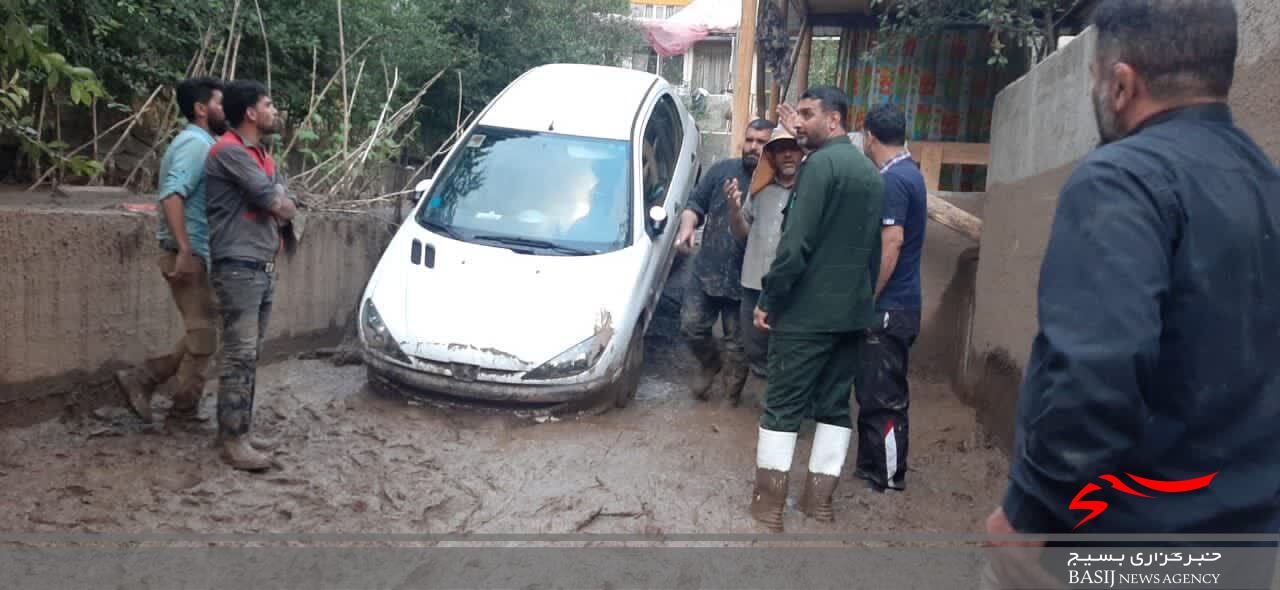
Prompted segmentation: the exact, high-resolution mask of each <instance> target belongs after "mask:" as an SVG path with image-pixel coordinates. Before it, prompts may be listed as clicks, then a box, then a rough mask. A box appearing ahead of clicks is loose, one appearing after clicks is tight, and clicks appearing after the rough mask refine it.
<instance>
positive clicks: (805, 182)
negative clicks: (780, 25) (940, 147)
mask: <svg viewBox="0 0 1280 590" xmlns="http://www.w3.org/2000/svg"><path fill="white" fill-rule="evenodd" d="M796 112H797V115H798V116H797V117H796V118H795V123H796V129H795V134H796V138H797V139H798V140H799V141H800V143H801V145H802V146H804V147H805V148H806V149H808V150H809V152H810V153H809V156H808V158H807V159H806V160H805V162H804V164H802V165H801V166H800V172H799V176H798V177H797V179H796V186H795V189H794V191H792V193H791V199H790V202H789V203H788V204H787V208H786V211H785V212H784V213H783V215H784V217H783V222H782V223H783V225H782V237H781V239H780V240H779V242H778V251H777V254H776V256H775V257H774V260H773V264H772V265H771V266H770V268H769V272H768V274H766V275H765V277H764V280H763V284H762V287H763V290H762V292H761V294H760V301H759V303H758V304H757V307H756V310H755V325H756V327H757V328H758V329H762V330H768V331H769V332H770V336H769V385H768V389H767V391H766V393H765V409H764V414H763V415H762V416H761V418H760V432H759V437H760V438H759V442H758V446H757V448H756V483H755V491H754V493H753V494H752V500H751V515H752V517H754V518H755V519H756V520H758V521H760V522H761V523H763V524H765V525H766V526H768V527H769V528H770V529H772V530H774V531H781V530H782V510H783V506H784V504H785V502H786V498H787V479H788V472H789V471H790V469H791V459H792V455H793V454H794V452H795V447H796V436H797V433H798V432H799V431H800V424H801V422H802V421H803V420H804V418H805V417H806V416H812V417H813V418H814V419H815V420H816V421H817V422H818V424H817V429H816V430H815V431H814V438H813V450H812V451H811V452H810V455H809V473H808V476H807V477H806V478H805V489H804V495H803V496H802V499H801V503H800V505H801V509H802V510H803V511H804V513H805V514H806V515H807V516H811V517H813V518H815V519H817V520H819V521H823V522H831V521H833V520H834V519H835V515H834V513H833V511H832V508H831V497H832V494H833V493H834V492H835V488H836V482H837V481H838V480H839V478H840V471H841V469H842V468H843V466H844V460H845V456H846V454H847V453H848V450H849V440H850V438H851V435H852V433H853V430H852V427H853V422H852V421H851V420H850V418H849V397H850V393H851V390H852V387H853V376H854V373H855V371H854V369H855V366H856V365H857V361H858V357H857V348H858V341H859V338H858V334H859V332H860V331H861V330H865V329H867V328H870V327H871V326H872V324H873V322H874V321H875V320H874V317H875V309H874V297H873V293H874V290H875V285H876V272H877V266H878V265H877V264H876V262H877V261H878V260H879V258H880V214H881V210H882V208H883V207H884V183H883V181H882V180H881V179H880V174H879V171H877V170H876V167H875V165H874V164H872V163H871V160H869V159H868V158H867V157H866V155H864V154H863V153H862V151H861V150H859V149H858V148H856V147H854V146H853V143H852V142H850V141H849V137H848V133H847V131H846V130H845V121H846V120H848V113H849V98H848V96H846V95H845V94H844V92H842V91H840V90H839V89H836V88H831V87H824V88H814V89H811V90H809V91H808V92H806V93H805V94H804V96H802V97H801V98H800V103H799V105H798V107H797V109H796Z"/></svg>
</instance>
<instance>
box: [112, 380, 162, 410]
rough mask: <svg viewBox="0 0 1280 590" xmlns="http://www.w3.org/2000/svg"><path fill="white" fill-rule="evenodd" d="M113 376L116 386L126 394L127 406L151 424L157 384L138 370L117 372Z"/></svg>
mask: <svg viewBox="0 0 1280 590" xmlns="http://www.w3.org/2000/svg"><path fill="white" fill-rule="evenodd" d="M113 376H114V377H115V381H116V386H117V387H119V388H120V392H121V393H123V394H124V399H125V405H127V406H128V407H129V409H130V410H132V411H133V413H134V414H136V415H137V416H138V417H139V418H142V419H143V420H144V421H146V422H151V420H152V415H151V394H152V393H154V392H155V389H156V385H155V383H153V382H152V380H150V379H147V378H146V377H145V376H143V375H141V374H139V371H138V370H136V369H126V370H121V371H116V372H115V375H113Z"/></svg>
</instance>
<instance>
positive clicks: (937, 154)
mask: <svg viewBox="0 0 1280 590" xmlns="http://www.w3.org/2000/svg"><path fill="white" fill-rule="evenodd" d="M910 149H911V152H912V154H913V155H914V156H915V157H916V159H917V160H918V161H919V162H920V173H921V174H923V175H924V186H925V188H926V189H928V190H931V191H936V190H938V186H939V184H941V181H942V146H941V145H939V144H937V143H926V142H914V141H913V142H911V148H910Z"/></svg>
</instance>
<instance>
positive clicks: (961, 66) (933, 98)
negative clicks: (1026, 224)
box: [845, 30, 1016, 191]
mask: <svg viewBox="0 0 1280 590" xmlns="http://www.w3.org/2000/svg"><path fill="white" fill-rule="evenodd" d="M848 34H849V35H850V38H851V43H850V44H849V47H850V50H851V52H852V56H851V59H849V60H848V61H847V62H846V63H848V64H849V72H848V77H847V78H846V80H847V83H846V86H847V87H846V89H845V90H846V91H847V92H848V93H849V96H850V98H851V99H852V100H853V104H852V105H851V106H850V111H851V112H850V116H851V117H852V118H853V121H854V125H853V128H854V129H855V130H859V131H860V130H862V122H863V120H864V119H865V118H866V114H867V110H868V109H870V108H871V107H872V106H875V105H877V104H880V103H884V102H888V103H893V104H896V105H898V106H899V107H901V108H902V109H903V111H904V112H905V113H906V114H907V139H908V141H910V140H917V141H962V142H976V143H986V142H988V141H989V140H990V137H991V112H992V108H993V107H994V105H995V96H996V93H997V92H999V91H1000V89H1002V88H1004V86H1005V85H1006V84H1007V83H1008V82H1010V81H1012V79H1013V75H1014V71H1015V70H1016V68H1012V67H1005V68H999V67H996V66H993V65H988V64H987V58H988V57H989V56H990V49H989V45H988V40H987V33H986V32H985V31H982V30H955V31H946V32H943V33H940V34H937V35H932V36H930V37H927V38H924V39H915V38H911V39H907V40H905V41H904V42H903V43H902V44H901V46H899V47H898V48H896V49H895V50H893V52H892V53H889V54H886V55H883V56H880V57H877V58H876V59H875V60H874V61H868V60H865V59H863V55H864V54H866V53H867V52H868V51H869V50H870V48H871V47H872V46H873V45H874V43H875V37H876V31H873V30H850V31H848ZM941 185H942V186H941V188H942V190H951V191H982V190H986V170H985V167H982V166H950V165H948V166H943V169H942V179H941Z"/></svg>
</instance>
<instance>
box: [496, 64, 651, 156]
mask: <svg viewBox="0 0 1280 590" xmlns="http://www.w3.org/2000/svg"><path fill="white" fill-rule="evenodd" d="M660 79H661V78H659V77H658V76H656V75H654V74H650V73H648V72H643V71H639V70H630V69H626V68H614V67H607V66H591V65H579V64H551V65H545V66H539V67H536V68H534V69H532V70H529V71H528V72H525V74H524V75H522V76H520V77H519V78H516V80H515V81H514V82H512V83H511V84H510V85H509V86H507V89H506V90H504V91H503V92H502V94H499V95H498V98H497V99H495V100H494V101H493V104H492V105H491V106H490V107H489V110H488V111H487V112H485V113H484V115H483V116H482V117H481V119H480V121H479V124H481V125H490V126H495V127H507V128H511V129H523V130H529V131H551V132H554V133H564V134H568V135H582V136H586V137H600V138H606V139H623V140H626V139H631V129H632V125H633V123H634V122H635V118H636V111H638V110H639V109H640V107H641V106H642V105H643V104H644V100H645V97H646V96H647V95H648V94H649V89H650V88H652V87H653V85H654V83H655V82H657V81H659V80H660Z"/></svg>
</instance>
